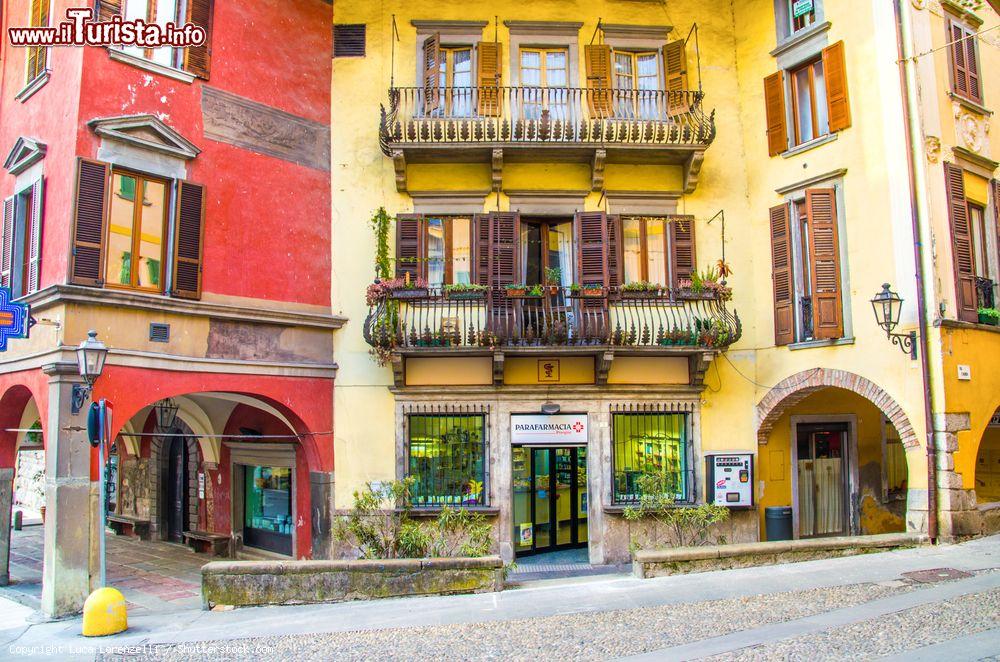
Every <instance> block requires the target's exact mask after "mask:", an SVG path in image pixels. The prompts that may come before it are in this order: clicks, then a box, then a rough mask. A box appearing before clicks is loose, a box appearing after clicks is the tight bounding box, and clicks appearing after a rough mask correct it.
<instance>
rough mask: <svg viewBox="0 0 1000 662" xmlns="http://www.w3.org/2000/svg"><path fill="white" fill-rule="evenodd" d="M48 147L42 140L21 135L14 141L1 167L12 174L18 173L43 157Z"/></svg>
mask: <svg viewBox="0 0 1000 662" xmlns="http://www.w3.org/2000/svg"><path fill="white" fill-rule="evenodd" d="M47 149H48V147H47V146H46V145H45V143H43V142H39V141H37V140H35V139H34V138H27V137H25V136H21V137H20V138H18V139H17V142H15V143H14V149H12V150H10V153H9V154H8V155H7V160H6V161H4V162H3V167H4V169H5V170H7V172H9V173H10V174H12V175H18V174H20V173H22V172H24V171H25V170H27V169H28V167H29V166H31V165H32V164H34V163H36V162H38V161H40V160H41V159H43V158H44V157H45V150H47Z"/></svg>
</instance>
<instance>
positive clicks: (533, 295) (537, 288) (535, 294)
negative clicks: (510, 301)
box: [524, 285, 545, 299]
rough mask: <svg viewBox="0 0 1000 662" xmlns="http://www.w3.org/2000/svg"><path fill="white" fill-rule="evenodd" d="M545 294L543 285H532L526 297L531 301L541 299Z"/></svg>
mask: <svg viewBox="0 0 1000 662" xmlns="http://www.w3.org/2000/svg"><path fill="white" fill-rule="evenodd" d="M544 294H545V290H543V289H542V286H541V285H532V286H531V287H530V288H529V289H528V291H527V292H525V293H524V296H525V297H527V298H529V299H540V298H541V297H542V296H543V295H544Z"/></svg>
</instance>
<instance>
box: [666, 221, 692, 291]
mask: <svg viewBox="0 0 1000 662" xmlns="http://www.w3.org/2000/svg"><path fill="white" fill-rule="evenodd" d="M669 226H670V264H671V268H672V269H673V272H674V281H673V286H674V287H680V285H679V281H680V279H682V278H690V277H691V274H692V273H694V270H695V245H694V216H671V217H670V223H669Z"/></svg>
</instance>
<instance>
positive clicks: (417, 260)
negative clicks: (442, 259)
mask: <svg viewBox="0 0 1000 662" xmlns="http://www.w3.org/2000/svg"><path fill="white" fill-rule="evenodd" d="M425 227H426V226H425V224H424V216H423V214H400V215H399V216H397V217H396V278H405V277H406V274H409V275H410V278H424V277H426V274H427V260H426V259H425V258H426V257H427V250H426V248H425V245H424V229H425Z"/></svg>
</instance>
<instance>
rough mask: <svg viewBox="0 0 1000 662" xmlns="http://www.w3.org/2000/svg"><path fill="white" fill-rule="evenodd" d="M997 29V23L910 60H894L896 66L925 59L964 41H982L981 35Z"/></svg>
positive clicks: (999, 26) (998, 25)
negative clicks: (907, 61)
mask: <svg viewBox="0 0 1000 662" xmlns="http://www.w3.org/2000/svg"><path fill="white" fill-rule="evenodd" d="M997 28H1000V23H998V24H997V25H994V26H993V27H991V28H986V29H985V30H980V31H979V32H973V33H972V34H967V35H965V36H963V37H959V38H958V39H953V40H952V41H949V42H948V43H947V44H945V45H944V46H938V47H937V48H932V49H930V50H929V51H924V52H923V53H917V54H916V55H914V56H913V57H910V58H903V59H899V60H896V64H900V63H902V62H905V61H906V59H909V60H911V61H913V62H916V61H917V60H918V59H920V58H922V57H925V56H927V55H931V54H933V53H936V52H938V51H941V50H944V49H946V48H951V47H952V46H954V45H955V44H957V43H958V42H960V41H965V40H966V39H978V40H979V41H983V40H982V39H981V37H982V35H984V34H986V33H987V32H991V31H993V30H996V29H997ZM985 43H986V44H988V45H990V46H993V45H994V44H990V42H988V41H987V42H985Z"/></svg>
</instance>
